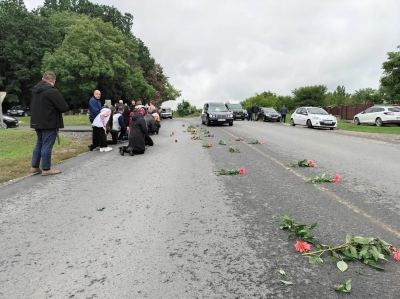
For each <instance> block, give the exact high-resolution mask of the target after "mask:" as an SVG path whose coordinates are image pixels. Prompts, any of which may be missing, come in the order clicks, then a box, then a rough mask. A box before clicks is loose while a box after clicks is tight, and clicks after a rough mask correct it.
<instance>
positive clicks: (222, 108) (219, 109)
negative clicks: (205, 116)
mask: <svg viewBox="0 0 400 299" xmlns="http://www.w3.org/2000/svg"><path fill="white" fill-rule="evenodd" d="M208 110H209V111H210V112H228V109H227V108H226V107H225V105H221V106H211V105H210V107H209V108H208Z"/></svg>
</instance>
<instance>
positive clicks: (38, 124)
mask: <svg viewBox="0 0 400 299" xmlns="http://www.w3.org/2000/svg"><path fill="white" fill-rule="evenodd" d="M55 83H56V75H55V74H54V73H53V72H45V73H44V74H43V78H42V81H40V82H39V83H38V84H36V85H35V87H33V90H32V98H31V128H33V129H35V131H36V135H37V141H36V146H35V148H34V149H33V155H32V162H31V166H32V167H31V170H30V172H31V173H33V174H38V173H41V174H42V175H52V174H59V173H61V171H59V170H55V169H51V151H52V149H53V145H54V142H55V141H56V137H57V136H58V130H59V129H60V128H64V122H63V116H62V113H63V112H66V111H68V105H67V103H66V102H65V100H64V97H63V96H62V94H61V92H60V91H59V90H58V88H57V87H55V86H54V84H55ZM40 160H42V169H43V170H42V169H41V168H40Z"/></svg>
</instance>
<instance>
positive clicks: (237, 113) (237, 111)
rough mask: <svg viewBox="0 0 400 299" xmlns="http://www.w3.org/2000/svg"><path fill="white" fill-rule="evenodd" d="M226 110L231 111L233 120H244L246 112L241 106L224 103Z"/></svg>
mask: <svg viewBox="0 0 400 299" xmlns="http://www.w3.org/2000/svg"><path fill="white" fill-rule="evenodd" d="M225 105H226V108H228V110H229V111H232V113H233V120H236V119H238V118H241V119H242V120H244V119H245V118H246V112H245V110H244V109H243V107H242V105H240V104H231V103H226V104H225Z"/></svg>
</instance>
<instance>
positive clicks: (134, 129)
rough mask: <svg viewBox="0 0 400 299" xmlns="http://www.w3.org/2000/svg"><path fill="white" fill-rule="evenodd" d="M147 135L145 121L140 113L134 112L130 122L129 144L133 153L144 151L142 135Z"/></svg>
mask: <svg viewBox="0 0 400 299" xmlns="http://www.w3.org/2000/svg"><path fill="white" fill-rule="evenodd" d="M145 135H147V126H146V121H145V120H144V118H143V116H141V115H140V114H134V115H133V116H132V121H131V123H130V132H129V145H128V147H130V148H132V149H133V152H134V153H135V154H143V153H144V151H145V143H144V136H145Z"/></svg>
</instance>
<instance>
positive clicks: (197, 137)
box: [190, 135, 203, 140]
mask: <svg viewBox="0 0 400 299" xmlns="http://www.w3.org/2000/svg"><path fill="white" fill-rule="evenodd" d="M192 137H193V138H190V139H193V140H203V139H201V138H200V136H197V135H193V136H192Z"/></svg>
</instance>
